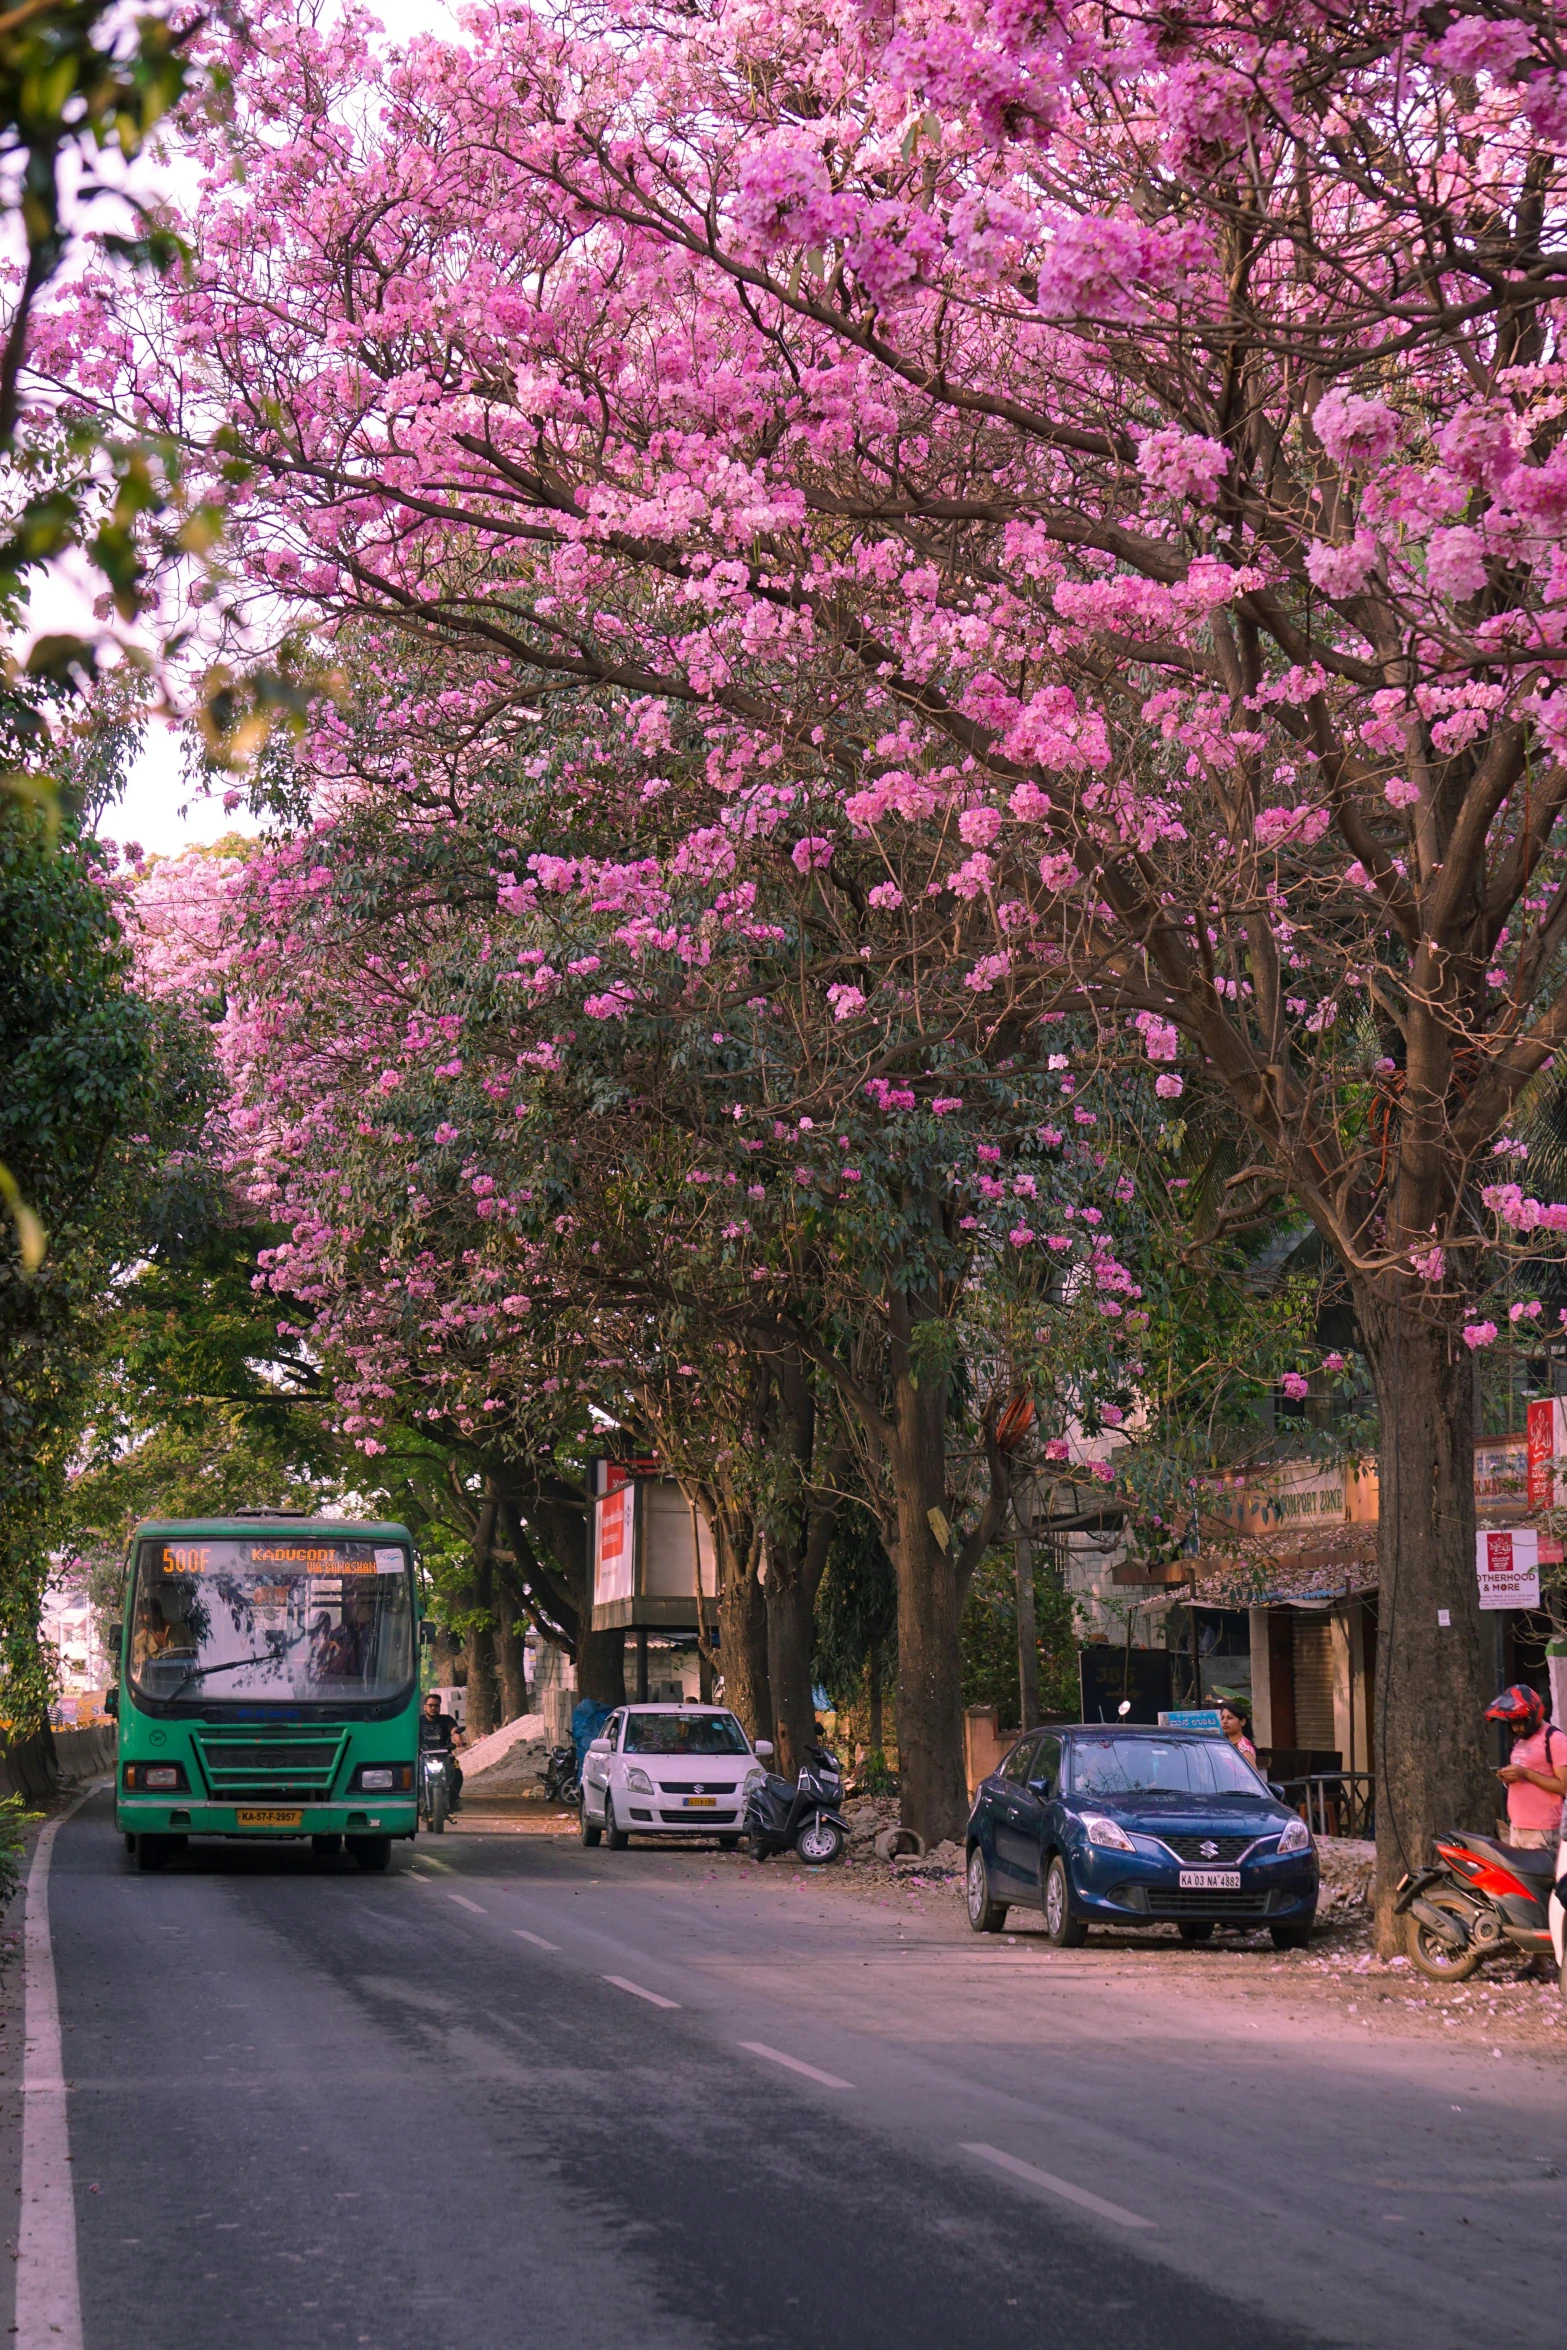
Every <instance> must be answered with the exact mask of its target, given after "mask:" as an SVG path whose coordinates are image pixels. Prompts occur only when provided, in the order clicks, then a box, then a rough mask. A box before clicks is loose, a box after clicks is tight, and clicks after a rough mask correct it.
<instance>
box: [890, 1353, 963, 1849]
mask: <svg viewBox="0 0 1567 2350" xmlns="http://www.w3.org/2000/svg"><path fill="white" fill-rule="evenodd" d="M946 1428H947V1396H946V1385H945V1382H944V1381H943V1380H941V1379H930V1380H927V1381H926V1382H925V1383H924V1384H922V1385H920V1386H916V1385H915V1384H914V1381H913V1379H912V1378H911V1377H910V1375H909V1368H908V1366H907V1364H906V1363H905V1364H902V1365H900V1366H899V1369H898V1375H897V1380H896V1387H895V1404H894V1419H893V1424H892V1427H891V1429H890V1431H889V1434H888V1440H887V1448H886V1450H887V1467H888V1472H889V1475H890V1479H891V1484H892V1495H893V1505H894V1509H895V1512H896V1525H897V1538H896V1546H895V1549H894V1561H895V1564H896V1566H897V1570H898V1785H899V1790H900V1793H901V1796H902V1815H903V1824H904V1826H905V1827H908V1828H912V1829H913V1830H914V1831H915V1833H916V1835H919V1836H923V1837H924V1839H925V1842H926V1843H927V1844H940V1843H943V1842H944V1841H945V1840H946V1839H947V1838H948V1837H953V1838H957V1839H959V1840H961V1838H962V1835H963V1830H964V1825H965V1823H966V1821H967V1819H968V1789H967V1785H966V1782H965V1780H964V1776H963V1697H962V1682H961V1676H960V1673H959V1665H958V1620H959V1614H960V1608H959V1594H958V1572H957V1565H958V1562H957V1546H956V1543H955V1541H954V1539H953V1537H952V1534H951V1531H950V1529H949V1531H948V1534H947V1539H946V1542H945V1544H943V1543H942V1541H941V1540H940V1539H939V1538H938V1533H937V1529H936V1526H935V1525H934V1524H933V1523H932V1516H931V1513H932V1512H933V1511H934V1512H937V1513H938V1514H939V1515H940V1517H941V1521H942V1523H943V1524H945V1509H946V1498H947V1495H946V1484H947V1456H946Z"/></svg>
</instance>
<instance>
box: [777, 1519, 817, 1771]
mask: <svg viewBox="0 0 1567 2350" xmlns="http://www.w3.org/2000/svg"><path fill="white" fill-rule="evenodd" d="M766 1603H767V1685H768V1689H769V1692H770V1694H771V1697H772V1714H773V1737H774V1739H775V1740H776V1742H777V1746H778V1756H777V1761H776V1763H775V1765H774V1767H775V1769H777V1770H779V1771H781V1772H782V1773H783V1774H784V1776H785V1778H790V1779H792V1778H793V1777H794V1774H795V1772H796V1771H797V1770H798V1769H799V1767H800V1765H801V1763H802V1762H803V1761H804V1760H805V1750H806V1748H807V1747H808V1746H809V1745H811V1744H813V1742H814V1738H815V1730H816V1707H815V1704H814V1703H813V1701H812V1697H811V1635H812V1631H813V1628H814V1625H815V1617H816V1593H815V1589H814V1586H813V1585H812V1583H811V1579H810V1577H809V1575H808V1574H807V1573H806V1572H805V1568H804V1564H803V1562H802V1561H801V1560H800V1559H798V1558H797V1557H795V1556H794V1555H793V1554H792V1553H791V1552H790V1551H788V1550H786V1549H785V1548H783V1547H782V1545H779V1546H777V1547H770V1548H769V1551H768V1558H767V1583H766Z"/></svg>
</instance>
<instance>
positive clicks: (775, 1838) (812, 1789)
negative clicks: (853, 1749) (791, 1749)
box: [745, 1745, 849, 1868]
mask: <svg viewBox="0 0 1567 2350" xmlns="http://www.w3.org/2000/svg"><path fill="white" fill-rule="evenodd" d="M762 1751H763V1747H762V1746H761V1745H759V1746H758V1747H757V1752H758V1754H760V1753H762ZM766 1751H767V1752H768V1753H769V1754H770V1753H771V1752H772V1749H771V1747H767V1748H766ZM842 1801H843V1771H842V1769H841V1767H840V1765H839V1762H838V1758H837V1756H836V1755H835V1754H832V1753H829V1751H828V1749H827V1748H826V1747H825V1746H808V1747H807V1748H806V1750H805V1760H804V1762H802V1763H801V1765H800V1773H799V1777H798V1778H797V1779H795V1780H794V1782H793V1783H792V1784H791V1783H790V1781H789V1780H787V1779H785V1778H781V1777H780V1776H779V1775H778V1773H777V1772H775V1771H769V1772H768V1773H767V1775H766V1777H765V1778H764V1779H763V1781H762V1784H761V1785H760V1786H759V1787H758V1786H755V1785H753V1786H752V1789H751V1792H750V1795H749V1796H748V1798H747V1800H746V1807H745V1824H746V1829H747V1832H748V1834H749V1836H750V1839H751V1857H752V1859H753V1860H766V1858H767V1856H768V1854H769V1853H772V1852H789V1851H795V1852H798V1854H799V1855H800V1858H801V1859H802V1860H803V1861H806V1862H807V1863H809V1865H810V1866H811V1867H812V1868H822V1867H825V1866H826V1864H827V1863H828V1862H829V1861H834V1860H841V1859H842V1857H843V1847H844V1840H845V1838H846V1837H847V1836H848V1833H849V1823H848V1821H847V1820H846V1819H844V1817H843V1816H842V1814H841V1813H840V1812H839V1810H838V1806H839V1804H840V1803H841V1802H842Z"/></svg>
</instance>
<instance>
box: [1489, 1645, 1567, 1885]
mask: <svg viewBox="0 0 1567 2350" xmlns="http://www.w3.org/2000/svg"><path fill="white" fill-rule="evenodd" d="M1485 1718H1486V1720H1487V1721H1488V1722H1500V1723H1501V1724H1502V1725H1503V1727H1504V1728H1505V1729H1508V1730H1510V1731H1511V1732H1512V1734H1513V1749H1512V1753H1511V1755H1510V1757H1509V1758H1508V1760H1507V1761H1506V1762H1505V1763H1504V1764H1503V1765H1502V1767H1501V1769H1500V1770H1499V1771H1498V1772H1497V1774H1496V1775H1497V1777H1498V1778H1499V1779H1500V1780H1501V1782H1502V1784H1503V1786H1504V1787H1505V1788H1506V1789H1507V1840H1508V1842H1509V1843H1510V1844H1517V1845H1533V1846H1535V1847H1536V1848H1539V1847H1546V1848H1554V1846H1555V1844H1556V1842H1557V1839H1558V1837H1559V1836H1560V1834H1561V1822H1562V1803H1563V1799H1564V1797H1567V1736H1564V1735H1563V1733H1562V1732H1561V1731H1560V1730H1558V1729H1557V1728H1556V1725H1555V1724H1554V1723H1553V1722H1548V1721H1547V1720H1546V1718H1545V1707H1544V1705H1543V1703H1542V1702H1541V1700H1540V1698H1539V1697H1538V1696H1537V1694H1536V1693H1535V1691H1534V1690H1532V1689H1529V1688H1527V1687H1525V1685H1524V1683H1523V1682H1521V1681H1515V1682H1514V1684H1513V1686H1512V1688H1511V1689H1504V1690H1503V1691H1502V1694H1501V1696H1500V1697H1498V1698H1497V1699H1496V1700H1495V1702H1494V1703H1493V1704H1491V1705H1488V1706H1487V1707H1486V1709H1485Z"/></svg>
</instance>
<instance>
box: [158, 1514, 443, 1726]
mask: <svg viewBox="0 0 1567 2350" xmlns="http://www.w3.org/2000/svg"><path fill="white" fill-rule="evenodd" d="M413 1670H414V1665H413V1607H412V1596H411V1584H410V1577H409V1562H408V1555H407V1553H406V1551H405V1550H404V1549H403V1548H402V1546H401V1544H385V1543H373V1542H352V1541H347V1540H344V1539H342V1538H340V1537H338V1536H335V1535H320V1534H315V1533H311V1532H308V1531H302V1532H300V1533H297V1534H294V1533H288V1534H276V1533H267V1534H261V1533H257V1534H254V1535H243V1536H237V1537H236V1536H212V1537H201V1536H188V1537H187V1536H180V1535H171V1536H166V1537H164V1538H163V1539H161V1540H159V1541H155V1542H143V1543H142V1544H141V1546H140V1553H139V1556H138V1559H137V1562H136V1594H135V1601H134V1606H133V1609H132V1614H131V1650H130V1676H131V1680H132V1683H133V1685H134V1686H135V1688H136V1690H137V1691H138V1693H139V1694H140V1695H142V1696H144V1697H148V1698H151V1699H154V1700H156V1701H158V1702H159V1703H162V1704H171V1703H174V1702H176V1701H178V1702H179V1703H181V1704H188V1705H190V1706H192V1707H198V1706H204V1705H210V1704H211V1703H212V1702H213V1701H214V1700H217V1701H220V1702H221V1701H225V1700H229V1699H234V1698H243V1699H245V1700H247V1701H248V1702H250V1703H252V1704H253V1703H255V1701H256V1700H257V1699H261V1700H267V1699H271V1700H273V1701H275V1702H277V1701H283V1702H294V1703H298V1702H300V1701H305V1702H307V1703H314V1704H323V1703H336V1702H341V1703H343V1704H346V1705H353V1704H355V1703H365V1702H370V1701H375V1700H378V1699H383V1698H389V1697H395V1696H397V1695H398V1694H399V1692H401V1691H403V1690H406V1689H407V1687H408V1685H409V1683H410V1682H411V1681H412V1679H413Z"/></svg>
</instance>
